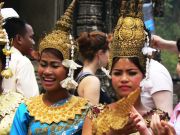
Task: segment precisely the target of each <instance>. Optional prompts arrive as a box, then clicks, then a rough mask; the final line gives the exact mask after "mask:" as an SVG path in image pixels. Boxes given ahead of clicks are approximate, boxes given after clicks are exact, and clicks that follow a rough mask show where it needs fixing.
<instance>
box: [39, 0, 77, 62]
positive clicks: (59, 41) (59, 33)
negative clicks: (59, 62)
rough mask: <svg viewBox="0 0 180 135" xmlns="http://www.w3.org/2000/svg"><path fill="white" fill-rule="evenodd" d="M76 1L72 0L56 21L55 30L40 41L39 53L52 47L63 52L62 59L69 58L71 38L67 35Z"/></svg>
mask: <svg viewBox="0 0 180 135" xmlns="http://www.w3.org/2000/svg"><path fill="white" fill-rule="evenodd" d="M76 3H77V0H73V1H72V3H71V4H70V6H69V7H68V8H67V9H66V11H65V13H64V15H63V16H61V18H60V19H59V20H58V21H57V23H56V28H55V30H54V31H52V33H50V34H48V35H47V36H46V37H45V38H44V39H43V40H42V41H41V42H40V46H39V52H40V53H41V52H42V51H43V50H44V49H46V48H54V49H57V50H59V51H60V52H61V53H62V54H63V57H64V59H70V54H71V52H70V50H71V39H70V38H69V37H70V31H71V29H72V16H73V11H74V8H75V5H76Z"/></svg>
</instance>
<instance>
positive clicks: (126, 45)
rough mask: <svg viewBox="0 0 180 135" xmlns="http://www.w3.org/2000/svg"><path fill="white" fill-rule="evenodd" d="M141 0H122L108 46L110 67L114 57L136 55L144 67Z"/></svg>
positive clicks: (144, 33) (144, 40) (143, 31)
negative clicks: (110, 42)
mask: <svg viewBox="0 0 180 135" xmlns="http://www.w3.org/2000/svg"><path fill="white" fill-rule="evenodd" d="M144 29H145V27H144V23H143V13H142V0H122V4H121V14H120V18H119V20H118V23H117V25H116V27H115V30H114V35H113V41H112V44H111V46H110V52H111V53H110V64H109V66H110V68H111V66H112V61H113V58H115V57H138V58H139V59H140V62H141V66H142V67H144V68H145V61H146V57H145V56H144V55H143V52H142V48H143V47H144V45H145V42H146V32H145V30H144Z"/></svg>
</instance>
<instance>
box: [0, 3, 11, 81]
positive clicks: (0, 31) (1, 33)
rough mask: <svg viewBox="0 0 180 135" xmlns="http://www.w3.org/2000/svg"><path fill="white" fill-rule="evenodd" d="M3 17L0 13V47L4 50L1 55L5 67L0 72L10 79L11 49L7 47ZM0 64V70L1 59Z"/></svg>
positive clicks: (7, 41) (7, 40)
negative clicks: (4, 57)
mask: <svg viewBox="0 0 180 135" xmlns="http://www.w3.org/2000/svg"><path fill="white" fill-rule="evenodd" d="M3 4H4V3H3V2H1V3H0V10H1V8H2V6H3ZM2 25H3V17H2V14H1V12H0V45H3V46H4V48H3V49H2V52H3V54H4V55H5V56H6V65H5V69H4V70H2V72H1V75H2V76H3V77H4V78H6V79H8V78H10V77H12V75H13V74H12V71H11V70H10V68H9V61H10V56H11V47H10V46H9V39H8V34H7V32H6V30H5V29H4V28H3V26H2ZM0 61H1V62H0V63H1V67H0V70H1V69H2V61H3V59H2V58H0Z"/></svg>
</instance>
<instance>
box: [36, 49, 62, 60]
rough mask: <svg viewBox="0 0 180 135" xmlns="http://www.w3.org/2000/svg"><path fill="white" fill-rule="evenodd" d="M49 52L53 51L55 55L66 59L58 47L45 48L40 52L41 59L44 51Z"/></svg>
mask: <svg viewBox="0 0 180 135" xmlns="http://www.w3.org/2000/svg"><path fill="white" fill-rule="evenodd" d="M47 52H49V53H52V54H53V55H55V56H56V57H57V58H59V59H60V60H64V58H63V55H62V53H61V52H60V51H58V50H57V49H54V48H46V49H44V50H43V51H42V52H41V54H40V58H39V60H40V59H41V55H42V53H47Z"/></svg>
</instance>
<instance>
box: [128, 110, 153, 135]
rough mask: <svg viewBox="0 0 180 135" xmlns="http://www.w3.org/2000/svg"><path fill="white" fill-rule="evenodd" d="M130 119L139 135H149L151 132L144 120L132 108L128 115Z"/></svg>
mask: <svg viewBox="0 0 180 135" xmlns="http://www.w3.org/2000/svg"><path fill="white" fill-rule="evenodd" d="M130 119H131V120H132V122H133V124H134V125H135V128H136V130H137V131H139V133H140V134H141V135H151V131H150V130H149V129H148V127H147V125H146V122H145V121H144V118H143V117H142V116H141V114H139V112H137V110H136V109H135V108H134V107H133V108H132V110H131V113H130Z"/></svg>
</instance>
